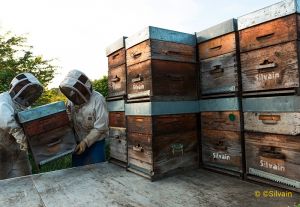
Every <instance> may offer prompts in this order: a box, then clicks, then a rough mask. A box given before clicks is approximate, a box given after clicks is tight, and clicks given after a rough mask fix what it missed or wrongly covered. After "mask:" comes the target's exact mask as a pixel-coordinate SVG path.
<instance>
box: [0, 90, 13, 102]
mask: <svg viewBox="0 0 300 207" xmlns="http://www.w3.org/2000/svg"><path fill="white" fill-rule="evenodd" d="M8 101H12V99H11V97H10V95H9V93H8V92H7V91H6V92H3V93H1V94H0V102H8Z"/></svg>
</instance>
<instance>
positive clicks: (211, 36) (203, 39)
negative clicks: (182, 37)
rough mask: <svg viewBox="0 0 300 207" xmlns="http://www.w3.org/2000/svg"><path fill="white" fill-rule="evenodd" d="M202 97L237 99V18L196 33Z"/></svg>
mask: <svg viewBox="0 0 300 207" xmlns="http://www.w3.org/2000/svg"><path fill="white" fill-rule="evenodd" d="M196 35H197V44H198V60H199V62H200V79H201V80H200V85H201V86H200V91H201V98H209V97H228V96H238V95H239V91H240V61H239V46H238V43H239V40H238V32H237V21H236V19H230V20H228V21H225V22H223V23H221V24H218V25H216V26H213V27H211V28H208V29H206V30H203V31H201V32H198V33H196Z"/></svg>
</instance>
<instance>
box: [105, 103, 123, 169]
mask: <svg viewBox="0 0 300 207" xmlns="http://www.w3.org/2000/svg"><path fill="white" fill-rule="evenodd" d="M107 105H108V111H109V140H108V141H109V148H110V159H109V161H110V162H112V163H114V164H117V165H119V166H122V167H125V168H126V166H127V132H126V128H127V126H126V118H125V100H124V99H123V100H117V101H111V102H108V103H107Z"/></svg>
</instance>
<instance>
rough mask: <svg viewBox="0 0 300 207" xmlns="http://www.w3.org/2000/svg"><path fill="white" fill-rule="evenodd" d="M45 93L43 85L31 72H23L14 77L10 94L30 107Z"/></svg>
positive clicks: (19, 102)
mask: <svg viewBox="0 0 300 207" xmlns="http://www.w3.org/2000/svg"><path fill="white" fill-rule="evenodd" d="M42 93H43V86H42V84H41V83H40V82H39V81H38V79H37V78H36V77H35V76H34V75H32V74H31V73H21V74H19V75H17V76H16V77H14V79H13V80H12V81H11V83H10V86H9V94H10V96H11V98H12V99H13V101H15V102H17V103H18V104H20V105H21V106H25V107H28V106H30V105H31V104H33V103H34V102H35V101H36V100H37V99H38V98H39V97H40V96H41V95H42Z"/></svg>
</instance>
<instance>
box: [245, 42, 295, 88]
mask: <svg viewBox="0 0 300 207" xmlns="http://www.w3.org/2000/svg"><path fill="white" fill-rule="evenodd" d="M298 45H299V43H298V41H293V42H288V43H283V44H279V45H275V46H271V47H267V48H263V49H259V50H254V51H250V52H246V53H242V54H241V70H242V82H243V84H242V85H243V92H250V91H261V90H274V89H287V88H292V87H299V63H298Z"/></svg>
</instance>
